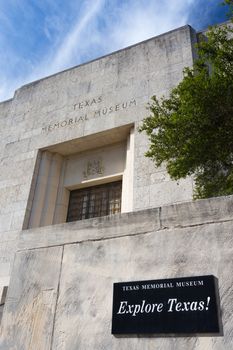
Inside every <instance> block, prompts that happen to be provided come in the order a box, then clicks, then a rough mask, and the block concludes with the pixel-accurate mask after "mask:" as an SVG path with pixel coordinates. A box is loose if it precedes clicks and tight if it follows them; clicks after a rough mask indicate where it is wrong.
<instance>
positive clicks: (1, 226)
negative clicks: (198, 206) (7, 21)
mask: <svg viewBox="0 0 233 350" xmlns="http://www.w3.org/2000/svg"><path fill="white" fill-rule="evenodd" d="M195 41H196V34H195V31H194V30H193V29H192V28H191V27H190V26H184V27H182V28H179V29H176V30H173V31H171V32H169V33H165V34H163V35H160V36H158V37H155V38H152V39H150V40H147V41H145V42H142V43H139V44H137V45H134V46H131V47H129V48H126V49H123V50H120V51H118V52H115V53H113V54H110V55H107V56H105V57H102V58H100V59H97V60H94V61H92V62H89V63H87V64H83V65H80V66H77V67H74V68H72V69H69V70H66V71H64V72H61V73H58V74H55V75H53V76H51V77H47V78H44V79H41V80H39V81H36V82H33V83H31V84H28V85H25V86H23V87H21V88H20V89H19V90H17V91H16V93H15V95H14V98H13V99H11V100H9V101H5V102H3V103H0V243H1V249H0V289H1V288H2V287H3V286H6V285H8V281H9V276H10V270H11V265H12V259H13V255H14V251H15V247H16V244H17V236H18V232H19V231H21V230H22V228H27V227H35V226H36V225H38V226H42V225H44V224H48V223H54V222H55V223H58V222H60V221H59V220H58V219H57V217H59V218H60V220H61V221H65V217H66V213H65V212H64V210H65V209H64V208H67V203H66V201H64V200H63V199H61V200H60V201H58V202H55V201H52V197H53V198H55V197H56V188H55V187H57V188H59V189H60V184H59V183H58V182H59V181H58V179H59V178H60V177H61V176H60V177H59V176H56V181H57V184H56V186H55V185H54V186H53V188H52V185H51V184H52V182H53V181H52V182H51V181H50V180H51V178H52V176H54V174H52V176H50V178H49V180H48V181H47V183H46V184H44V188H40V190H39V191H37V194H38V193H39V194H42V193H47V194H48V192H47V189H48V187H49V189H50V191H51V196H50V195H48V196H47V197H49V198H50V202H49V201H47V202H46V203H44V202H43V201H41V202H40V199H41V198H39V199H38V196H37V194H35V191H36V190H35V188H36V186H37V184H38V183H39V182H40V181H42V182H43V181H44V177H43V176H44V173H43V171H44V169H45V171H49V169H50V170H51V172H52V171H54V173H55V172H57V169H58V168H59V166H57V167H53V166H47V167H46V166H45V167H43V166H42V165H41V159H43V157H42V153H43V152H44V153H43V154H45V152H50V153H51V154H53V153H58V155H57V156H56V155H54V154H53V155H51V154H50V156H49V157H48V159H49V158H50V159H53V160H54V159H61V157H62V156H64V155H65V156H69V155H71V154H74V153H77V154H78V153H80V152H86V151H88V150H89V151H91V150H95V149H96V148H100V147H106V146H108V145H109V146H111V145H113V144H114V143H117V142H124V143H125V145H126V146H125V147H126V149H125V153H126V157H127V160H126V162H127V164H128V165H127V166H126V168H125V170H124V174H121V176H122V177H123V192H124V194H125V195H124V200H123V203H122V204H123V206H122V207H123V208H124V211H133V210H142V209H146V208H153V207H155V206H160V205H164V204H169V203H177V202H182V201H188V200H190V199H191V198H192V181H191V180H190V179H187V180H182V181H180V182H179V183H177V182H176V181H171V180H170V178H169V177H168V176H167V174H166V172H165V170H164V169H161V168H159V169H156V168H155V167H154V164H153V163H152V162H151V161H150V160H149V159H146V158H145V157H144V152H145V150H146V149H147V146H148V141H147V137H146V136H145V135H143V134H139V133H138V131H137V127H138V125H139V123H140V121H141V120H142V119H143V117H144V116H145V115H146V114H147V111H146V105H147V103H148V101H149V99H150V97H151V96H152V95H154V94H156V95H157V96H159V97H160V96H162V95H167V94H168V93H169V91H170V90H171V88H172V87H174V86H175V85H176V84H177V83H178V82H179V81H180V80H181V79H182V76H183V73H182V71H183V68H184V67H185V66H191V65H192V63H193V44H194V43H195ZM132 130H133V131H132ZM129 140H130V143H129ZM54 163H55V161H54V162H53V164H54ZM41 172H42V173H43V174H42V176H41V177H40V176H39V175H40V173H41ZM81 173H83V171H82V172H81ZM107 173H108V172H107ZM58 175H59V174H58ZM101 176H102V175H101ZM97 180H98V179H97ZM54 183H55V182H54ZM46 186H47V187H46ZM42 187H43V186H42ZM65 190H67V189H65ZM36 199H37V200H38V201H37V202H36ZM52 202H53V203H52ZM38 203H40V207H41V208H44V210H45V209H46V213H44V212H43V213H42V215H41V220H37V221H40V222H37V223H36V224H35V221H36V220H34V219H35V217H36V213H35V211H34V212H33V215H31V214H32V211H33V210H34V209H33V208H34V207H38V206H37V204H38ZM51 203H52V204H51ZM52 206H53V207H54V208H56V209H57V208H58V207H59V208H63V209H64V210H63V212H62V214H61V213H60V212H59V215H57V214H56V213H55V214H54V213H53V212H52ZM48 212H49V215H47V213H48ZM38 217H39V216H38ZM53 217H55V220H54V221H52V219H51V218H53ZM30 220H31V222H32V225H30ZM0 294H1V291H0Z"/></svg>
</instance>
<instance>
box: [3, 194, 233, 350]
mask: <svg viewBox="0 0 233 350" xmlns="http://www.w3.org/2000/svg"><path fill="white" fill-rule="evenodd" d="M232 211H233V196H229V197H220V198H213V199H209V200H199V201H195V202H188V203H181V204H176V205H169V206H163V207H159V208H155V209H147V210H143V211H138V212H132V213H125V214H119V215H115V216H113V217H102V218H96V219H89V220H84V221H80V222H72V223H67V224H60V225H55V226H47V227H41V228H37V229H30V230H25V231H22V232H21V233H20V239H19V245H18V251H17V253H16V255H15V260H14V267H13V273H12V278H11V283H10V286H9V290H8V294H7V300H6V304H5V307H4V314H3V320H2V337H1V339H2V340H1V345H0V349H2V350H13V349H15V350H16V349H17V350H18V349H20V350H29V349H33V350H35V349H41V350H42V349H43V350H46V349H53V350H55V349H59V350H60V349H63V350H65V349H66V350H77V349H80V350H88V349H90V350H93V349H95V350H100V349H101V350H103V349H106V350H109V349H112V350H114V349H115V350H118V349H121V350H124V349H125V350H126V349H127V350H129V349H132V350H137V349H138V350H141V349H155V348H156V349H163V350H172V349H179V350H182V349H184V350H186V349H195V350H231V349H232V346H233V338H232V335H233V314H232V305H233V274H232V271H233V260H232V255H233V239H232V231H233V216H232ZM210 274H212V275H214V276H216V277H217V278H218V284H219V293H220V307H221V318H222V323H223V336H217V337H211V336H203V337H198V336H193V337H185V336H183V337H170V338H165V337H140V336H138V337H137V336H135V337H114V336H113V335H111V317H112V288H113V283H114V282H121V281H135V280H148V279H163V278H174V277H190V276H200V275H210Z"/></svg>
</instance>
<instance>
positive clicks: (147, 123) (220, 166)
mask: <svg viewBox="0 0 233 350" xmlns="http://www.w3.org/2000/svg"><path fill="white" fill-rule="evenodd" d="M225 4H228V5H229V8H232V6H233V1H232V0H226V1H225ZM231 13H232V9H231ZM206 37H207V40H206ZM206 37H204V36H202V37H201V38H199V43H198V44H197V53H198V59H197V60H196V61H195V63H194V65H193V67H192V68H185V70H184V78H183V80H182V81H181V82H180V83H179V85H178V86H177V87H176V88H174V89H173V90H172V91H171V93H170V96H169V98H165V97H164V98H162V99H161V100H158V99H157V97H156V96H153V97H152V101H151V103H150V104H149V107H148V108H149V111H150V115H149V116H148V117H146V118H145V119H144V120H143V124H142V126H141V128H140V131H145V132H146V133H147V135H148V137H149V141H150V148H149V150H148V152H147V153H146V156H147V157H150V158H151V159H152V160H153V161H154V162H155V164H156V166H160V165H161V164H162V163H165V164H166V168H167V171H168V173H169V175H170V176H171V178H173V179H176V180H177V179H180V178H185V177H186V176H189V175H193V177H194V180H195V193H194V198H207V197H213V196H219V195H228V194H232V193H233V27H232V26H230V25H229V24H228V25H224V26H220V27H211V28H210V29H209V31H208V33H207V34H206Z"/></svg>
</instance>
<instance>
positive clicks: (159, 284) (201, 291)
mask: <svg viewBox="0 0 233 350" xmlns="http://www.w3.org/2000/svg"><path fill="white" fill-rule="evenodd" d="M220 332H221V330H220V323H219V310H218V294H217V279H216V278H215V277H214V276H198V277H189V278H174V279H165V280H152V281H140V282H125V283H114V290H113V316H112V334H180V335H181V334H190V335H191V334H193V333H196V334H202V335H203V334H215V335H217V334H218V335H220Z"/></svg>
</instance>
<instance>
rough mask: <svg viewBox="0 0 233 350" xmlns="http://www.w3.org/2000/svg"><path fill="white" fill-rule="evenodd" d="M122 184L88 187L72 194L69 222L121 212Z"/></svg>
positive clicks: (111, 183) (114, 183)
mask: <svg viewBox="0 0 233 350" xmlns="http://www.w3.org/2000/svg"><path fill="white" fill-rule="evenodd" d="M121 188H122V182H121V181H117V182H110V183H107V184H104V185H99V186H93V187H88V188H85V189H80V190H74V191H71V192H70V201H69V207H68V214H67V221H68V222H69V221H76V220H83V219H89V218H94V217H98V216H105V215H112V214H116V213H119V212H120V211H121Z"/></svg>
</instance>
